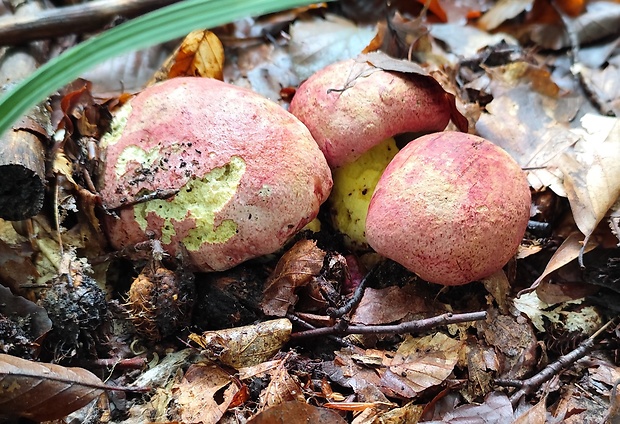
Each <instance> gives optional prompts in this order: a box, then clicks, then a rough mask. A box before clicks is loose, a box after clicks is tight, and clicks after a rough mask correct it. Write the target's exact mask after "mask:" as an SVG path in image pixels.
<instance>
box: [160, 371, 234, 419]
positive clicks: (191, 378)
mask: <svg viewBox="0 0 620 424" xmlns="http://www.w3.org/2000/svg"><path fill="white" fill-rule="evenodd" d="M237 392H239V387H238V386H237V384H235V379H234V378H233V377H232V376H231V375H230V374H229V373H227V372H226V371H224V370H223V369H222V368H220V367H219V366H217V365H207V364H193V365H191V366H190V367H189V368H188V370H187V372H186V373H185V375H184V376H183V380H182V381H181V382H180V383H179V384H176V385H175V386H174V387H173V388H172V393H173V394H176V402H177V404H178V406H179V413H180V415H181V418H182V420H183V422H186V423H203V424H215V423H217V422H219V420H220V419H221V418H222V416H223V415H224V413H225V412H226V410H227V409H228V407H229V405H230V404H231V402H232V401H233V399H234V397H235V395H236V394H237Z"/></svg>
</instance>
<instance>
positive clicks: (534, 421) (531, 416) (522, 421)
mask: <svg viewBox="0 0 620 424" xmlns="http://www.w3.org/2000/svg"><path fill="white" fill-rule="evenodd" d="M546 422H547V396H543V397H542V398H541V399H540V400H539V401H538V403H537V404H536V405H534V406H533V407H532V408H530V409H528V410H527V411H526V412H525V413H523V414H521V415H519V416H518V417H517V419H516V420H514V421H513V422H512V424H545V423H546Z"/></svg>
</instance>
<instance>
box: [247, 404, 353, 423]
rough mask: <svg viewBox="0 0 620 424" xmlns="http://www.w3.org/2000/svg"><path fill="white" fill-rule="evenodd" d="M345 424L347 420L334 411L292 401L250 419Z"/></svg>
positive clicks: (253, 420)
mask: <svg viewBox="0 0 620 424" xmlns="http://www.w3.org/2000/svg"><path fill="white" fill-rule="evenodd" d="M308 423H313V424H345V423H346V421H345V420H344V419H343V418H342V417H341V416H340V415H338V414H337V413H335V412H334V411H330V410H329V409H325V408H318V407H316V406H312V405H308V404H307V403H304V402H297V401H290V402H284V403H280V404H278V405H276V406H274V407H272V408H269V409H267V410H265V411H263V412H259V413H258V414H256V415H254V416H253V417H252V418H250V419H249V420H248V424H308Z"/></svg>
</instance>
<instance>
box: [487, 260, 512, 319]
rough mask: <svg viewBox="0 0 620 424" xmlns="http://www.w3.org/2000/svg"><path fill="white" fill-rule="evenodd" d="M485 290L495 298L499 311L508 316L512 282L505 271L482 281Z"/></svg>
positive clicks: (501, 270)
mask: <svg viewBox="0 0 620 424" xmlns="http://www.w3.org/2000/svg"><path fill="white" fill-rule="evenodd" d="M482 283H483V284H484V288H485V289H486V290H487V291H488V292H489V293H490V294H491V296H493V299H495V301H496V302H497V305H498V307H499V310H500V311H501V312H502V313H504V314H506V313H508V311H509V308H510V282H509V281H508V277H507V276H506V273H505V272H504V270H503V269H500V270H499V271H497V272H496V273H494V274H492V275H489V276H488V277H486V278H483V279H482Z"/></svg>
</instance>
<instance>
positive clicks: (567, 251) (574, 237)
mask: <svg viewBox="0 0 620 424" xmlns="http://www.w3.org/2000/svg"><path fill="white" fill-rule="evenodd" d="M597 246H598V243H597V242H596V240H588V244H587V245H586V246H585V248H584V250H583V253H588V252H589V251H591V250H593V249H594V248H596V247H597ZM582 248H583V236H582V235H581V234H579V233H572V234H570V235H569V236H568V237H567V238H566V240H564V242H563V243H562V244H561V245H560V247H558V250H556V251H555V253H554V254H553V256H552V257H551V259H550V260H549V263H547V266H546V267H545V270H544V271H543V273H542V274H541V275H540V277H538V278H537V279H536V281H535V282H534V284H532V287H537V286H538V285H539V284H540V283H541V282H542V281H545V279H546V278H547V277H548V276H549V275H550V274H551V273H552V272H554V271H557V270H558V269H560V268H562V267H563V266H565V265H567V264H568V263H569V262H572V261H573V260H575V259H577V258H578V257H579V252H580V251H581V249H582Z"/></svg>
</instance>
